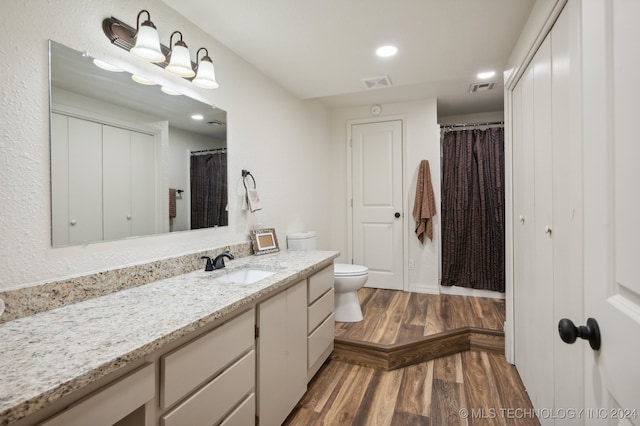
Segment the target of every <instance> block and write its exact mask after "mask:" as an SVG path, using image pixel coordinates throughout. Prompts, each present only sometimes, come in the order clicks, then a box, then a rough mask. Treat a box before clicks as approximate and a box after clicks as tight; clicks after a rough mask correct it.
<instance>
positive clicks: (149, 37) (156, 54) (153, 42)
mask: <svg viewBox="0 0 640 426" xmlns="http://www.w3.org/2000/svg"><path fill="white" fill-rule="evenodd" d="M143 13H146V14H147V20H146V21H144V22H143V23H142V24H140V15H142V14H143ZM135 40H136V44H135V46H133V47H132V48H131V50H130V52H131V54H132V55H135V56H137V57H138V58H140V59H144V60H145V61H148V62H154V63H156V62H164V61H165V60H166V58H165V56H164V53H162V50H161V49H160V37H159V36H158V30H157V29H156V26H155V25H154V24H153V22H151V14H150V13H149V12H148V11H146V10H141V11H140V12H139V13H138V18H137V20H136V34H135Z"/></svg>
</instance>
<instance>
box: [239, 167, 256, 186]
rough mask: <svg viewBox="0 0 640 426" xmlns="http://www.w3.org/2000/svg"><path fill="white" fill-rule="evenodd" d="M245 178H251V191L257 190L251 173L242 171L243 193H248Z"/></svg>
mask: <svg viewBox="0 0 640 426" xmlns="http://www.w3.org/2000/svg"><path fill="white" fill-rule="evenodd" d="M247 176H251V180H252V181H253V189H256V188H257V185H256V179H255V178H254V177H253V175H252V174H251V172H249V171H247V170H243V171H242V184H243V185H244V189H245V191H248V188H247Z"/></svg>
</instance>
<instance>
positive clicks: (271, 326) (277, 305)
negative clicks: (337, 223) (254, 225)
mask: <svg viewBox="0 0 640 426" xmlns="http://www.w3.org/2000/svg"><path fill="white" fill-rule="evenodd" d="M257 309H258V310H257V327H258V332H257V334H258V338H257V347H258V371H257V373H258V376H257V377H258V378H257V387H258V405H257V409H258V417H259V424H261V425H279V424H282V422H283V421H284V420H285V419H286V418H287V416H288V415H289V413H290V412H291V410H292V409H293V408H294V407H295V405H296V403H297V402H298V401H299V400H300V398H301V397H302V395H304V393H305V392H306V390H307V282H306V280H303V281H300V282H298V283H297V284H295V285H294V286H292V287H290V288H289V289H287V290H285V291H283V292H281V293H279V294H277V295H275V296H273V297H271V298H270V299H267V300H266V301H264V302H261V303H259V304H258V308H257Z"/></svg>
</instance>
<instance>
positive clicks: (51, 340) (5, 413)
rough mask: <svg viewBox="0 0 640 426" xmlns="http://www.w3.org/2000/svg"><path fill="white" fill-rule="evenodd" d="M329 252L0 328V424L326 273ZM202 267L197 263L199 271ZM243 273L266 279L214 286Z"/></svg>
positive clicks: (205, 276) (190, 278)
mask: <svg viewBox="0 0 640 426" xmlns="http://www.w3.org/2000/svg"><path fill="white" fill-rule="evenodd" d="M338 255H339V253H338V252H334V251H283V252H278V253H272V254H267V255H262V256H248V257H243V258H240V259H236V260H231V261H229V260H226V259H225V260H226V261H227V262H226V263H227V267H226V268H225V269H221V270H216V271H213V272H205V271H203V270H199V271H195V272H191V273H188V274H184V275H180V276H176V277H173V278H168V279H164V280H160V281H156V282H153V283H150V284H146V285H141V286H138V287H134V288H130V289H127V290H123V291H119V292H117V293H113V294H109V295H106V296H102V297H97V298H94V299H90V300H87V301H84V302H80V303H76V304H73V305H68V306H64V307H62V308H58V309H54V310H51V311H47V312H43V313H40V314H36V315H32V316H29V317H25V318H20V319H16V320H13V321H9V322H7V323H4V324H0V424H9V423H11V422H14V421H16V420H18V419H20V418H23V417H25V416H27V415H29V414H31V413H34V412H36V411H37V410H39V409H40V408H42V407H45V406H46V405H47V404H50V403H51V402H53V401H56V400H58V399H59V398H61V397H63V396H66V395H68V394H70V393H71V392H73V391H75V390H78V389H80V388H82V387H83V386H86V385H88V384H90V383H92V382H94V381H96V380H98V379H100V378H102V377H104V376H106V375H107V374H109V373H112V372H114V371H116V370H118V369H119V368H121V367H123V366H126V365H128V364H130V363H132V362H135V361H138V360H140V359H143V358H144V357H146V356H147V355H149V354H151V353H153V352H154V351H156V350H158V349H160V348H162V347H163V346H164V345H166V344H168V343H171V342H173V341H175V340H177V339H179V338H181V337H183V336H185V335H188V334H190V333H192V332H194V331H197V330H198V329H200V328H201V327H204V326H206V325H208V324H211V323H212V322H213V321H215V320H216V319H218V318H221V317H223V316H227V315H229V314H232V313H234V312H236V311H238V310H242V308H243V307H246V306H251V305H252V303H253V302H254V301H256V300H257V299H259V298H261V297H263V296H265V295H268V294H270V293H275V292H276V291H277V290H278V289H279V288H281V287H284V286H287V285H289V284H292V283H294V282H296V281H297V280H298V279H300V278H302V277H304V276H306V275H310V274H312V273H313V272H316V271H318V270H320V269H321V268H323V267H324V266H327V265H329V264H330V263H332V262H333V259H335V258H336V257H337V256H338ZM203 264H204V263H203ZM245 267H254V268H256V269H265V270H271V271H274V272H275V274H274V275H272V276H270V277H267V278H265V279H262V280H260V281H258V282H256V283H253V284H229V283H226V284H225V283H221V282H220V281H219V280H218V279H217V278H218V277H220V276H221V275H224V274H227V273H229V272H233V271H234V270H237V269H242V268H245Z"/></svg>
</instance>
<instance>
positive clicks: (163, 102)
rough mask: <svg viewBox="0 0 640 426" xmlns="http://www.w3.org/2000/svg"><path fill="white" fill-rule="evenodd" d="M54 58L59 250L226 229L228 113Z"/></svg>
mask: <svg viewBox="0 0 640 426" xmlns="http://www.w3.org/2000/svg"><path fill="white" fill-rule="evenodd" d="M49 53H50V61H49V63H50V70H49V71H50V74H49V75H50V79H49V80H50V94H51V97H50V101H51V103H50V107H51V145H50V146H51V219H52V220H51V223H52V245H53V246H54V247H61V246H69V245H77V244H86V243H91V242H96V241H111V240H117V239H122V238H130V237H137V236H144V235H152V234H158V233H164V232H176V231H187V230H191V229H199V228H206V227H214V226H226V225H227V224H228V213H227V206H228V204H227V160H226V155H227V114H226V112H225V111H223V110H221V109H219V108H215V107H213V106H211V105H207V104H204V103H202V102H199V101H197V100H194V99H191V98H189V97H188V96H185V95H180V94H176V93H175V92H173V91H171V90H169V89H166V88H161V87H160V86H158V85H148V84H141V83H138V82H136V81H143V82H144V79H140V78H139V77H137V76H136V77H135V79H136V81H134V78H133V77H134V76H132V75H131V74H129V73H127V72H116V71H107V70H105V69H103V68H101V67H98V66H96V64H95V63H94V60H93V58H91V57H89V56H88V55H86V54H83V53H82V52H78V51H76V50H73V49H70V48H68V47H66V46H64V45H62V44H59V43H56V42H54V41H50V42H49Z"/></svg>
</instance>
